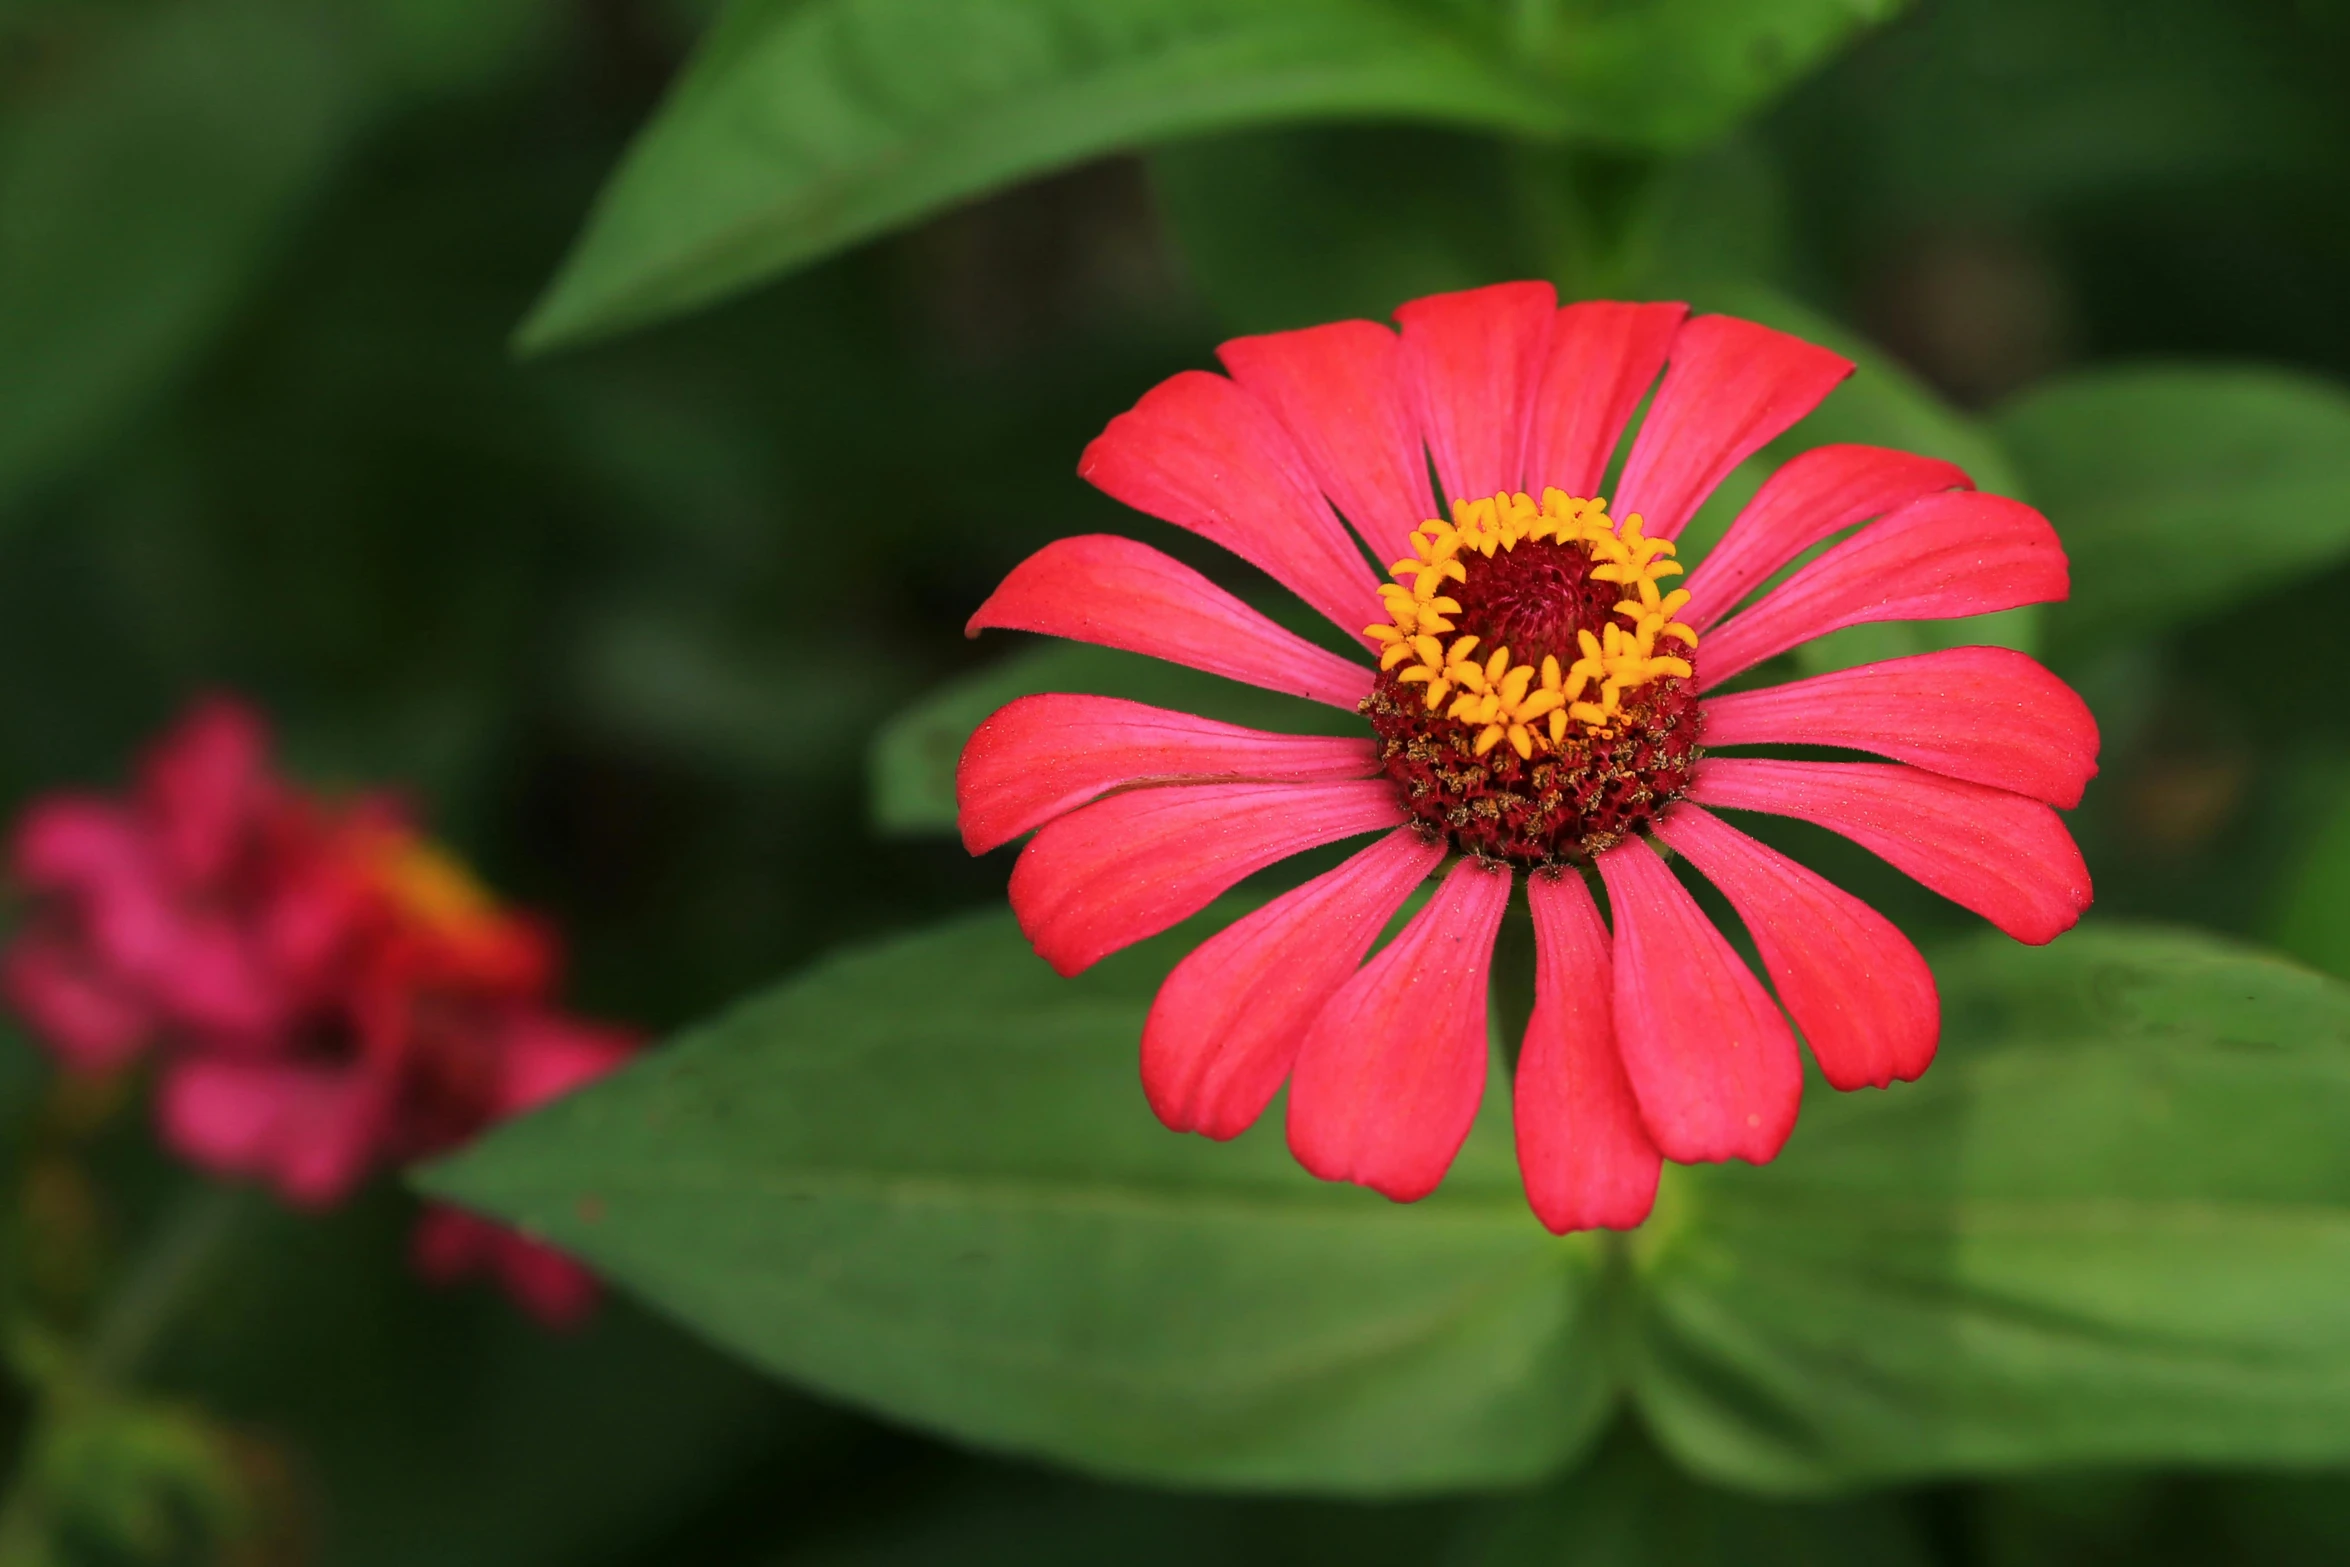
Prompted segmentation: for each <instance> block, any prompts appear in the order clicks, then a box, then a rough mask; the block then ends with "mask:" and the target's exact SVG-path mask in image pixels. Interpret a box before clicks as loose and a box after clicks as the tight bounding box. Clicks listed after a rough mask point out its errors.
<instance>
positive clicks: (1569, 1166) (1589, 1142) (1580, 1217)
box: [1514, 872, 1661, 1235]
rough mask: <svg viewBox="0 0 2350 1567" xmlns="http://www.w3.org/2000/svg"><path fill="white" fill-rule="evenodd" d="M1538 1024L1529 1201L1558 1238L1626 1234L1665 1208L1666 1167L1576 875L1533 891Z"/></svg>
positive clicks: (1529, 1043) (1595, 916)
mask: <svg viewBox="0 0 2350 1567" xmlns="http://www.w3.org/2000/svg"><path fill="white" fill-rule="evenodd" d="M1526 894H1527V899H1528V901H1529V902H1530V903H1531V904H1532V905H1533V908H1534V1015H1533V1017H1532V1018H1531V1019H1529V1020H1528V1022H1527V1024H1526V1048H1525V1049H1524V1050H1523V1051H1521V1052H1520V1053H1519V1056H1518V1089H1517V1102H1516V1105H1515V1106H1514V1112H1515V1116H1516V1122H1517V1133H1518V1167H1519V1169H1520V1170H1521V1171H1522V1172H1523V1173H1524V1175H1525V1178H1526V1200H1527V1201H1528V1202H1529V1203H1531V1204H1533V1207H1534V1213H1535V1216H1536V1217H1537V1218H1539V1219H1541V1220H1542V1222H1543V1224H1544V1225H1546V1226H1547V1227H1548V1228H1549V1229H1550V1230H1551V1232H1552V1233H1554V1234H1558V1235H1564V1234H1566V1233H1567V1232H1568V1231H1569V1230H1590V1229H1603V1228H1604V1229H1610V1230H1628V1229H1631V1228H1633V1227H1634V1226H1636V1225H1638V1224H1639V1223H1640V1221H1641V1220H1643V1219H1645V1218H1647V1217H1648V1210H1649V1209H1650V1208H1651V1207H1652V1206H1653V1205H1654V1204H1655V1202H1656V1178H1657V1170H1658V1166H1659V1164H1660V1162H1661V1161H1660V1159H1659V1156H1658V1154H1657V1151H1656V1144H1654V1143H1653V1142H1650V1141H1649V1138H1648V1128H1647V1127H1646V1126H1645V1125H1643V1124H1642V1123H1641V1120H1640V1102H1639V1101H1638V1100H1637V1099H1635V1098H1633V1096H1632V1081H1631V1079H1630V1078H1628V1077H1626V1076H1625V1075H1624V1061H1623V1057H1622V1056H1621V1055H1619V1054H1618V1053H1617V1050H1616V1031H1615V1022H1614V1016H1613V1012H1614V1007H1613V1003H1612V998H1611V997H1610V995H1609V988H1610V985H1611V983H1612V980H1611V976H1610V969H1611V963H1610V958H1609V953H1608V936H1607V927H1606V926H1605V925H1603V924H1601V923H1600V921H1599V909H1598V907H1597V906H1596V905H1595V904H1593V903H1592V901H1591V889H1590V888H1589V887H1587V886H1585V885H1584V884H1583V878H1582V877H1581V876H1579V875H1576V874H1574V873H1573V872H1568V873H1567V874H1565V875H1561V876H1546V875H1536V876H1534V877H1533V878H1532V879H1530V880H1529V881H1528V882H1527V883H1526Z"/></svg>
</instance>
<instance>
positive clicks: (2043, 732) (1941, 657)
mask: <svg viewBox="0 0 2350 1567" xmlns="http://www.w3.org/2000/svg"><path fill="white" fill-rule="evenodd" d="M1705 743H1706V745H1707V747H1708V748H1712V747H1717V746H1726V745H1835V746H1843V747H1846V748H1848V749H1850V750H1854V751H1873V752H1875V753H1876V754H1877V755H1879V756H1890V757H1892V758H1894V759H1895V760H1896V761H1902V762H1910V763H1913V764H1915V765H1916V766H1919V767H1923V768H1925V769H1927V770H1928V771H1929V772H1937V773H1941V774H1942V775H1943V776H1945V777H1948V778H1964V779H1966V780H1967V781H1968V782H1970V783H1979V784H1989V785H1990V786H1991V787H1992V788H1994V789H2008V790H2012V791H2014V792H2015V793H2017V794H2024V795H2030V796H2031V797H2032V798H2033V799H2035V800H2045V801H2047V802H2048V803H2049V804H2050V805H2061V806H2063V807H2065V808H2066V809H2067V810H2070V809H2071V808H2072V807H2073V806H2076V805H2078V804H2080V803H2081V790H2082V789H2083V787H2085V786H2086V785H2087V784H2088V782H2089V780H2090V779H2091V778H2093V777H2095V776H2096V773H2097V720H2096V719H2095V718H2093V717H2091V716H2090V714H2089V704H2088V703H2086V702H2084V701H2082V700H2081V699H2080V697H2079V696H2078V695H2076V694H2075V693H2074V691H2073V688H2072V687H2071V686H2068V685H2066V684H2065V683H2064V682H2063V681H2061V680H2059V679H2057V678H2056V676H2054V675H2052V674H2050V673H2049V672H2048V671H2047V670H2046V669H2044V668H2042V667H2041V666H2040V665H2039V664H2038V663H2037V662H2035V661H2034V660H2032V659H2030V658H2027V657H2026V656H2025V655H2023V654H2021V653H2018V652H2016V651H2015V650H2014V649H2013V648H2004V647H1957V648H1946V649H1944V650H1942V651H1940V652H1935V653H1917V654H1913V655H1912V656H1910V657H1908V658H1895V659H1888V660H1886V661H1885V662H1884V663H1881V664H1863V665H1861V666H1860V667H1859V668H1857V669H1839V670H1835V671H1833V672H1831V673H1829V674H1824V675H1814V676H1812V677H1811V678H1810V679H1808V680H1792V681H1789V682H1788V683H1787V684H1785V685H1780V686H1768V687H1765V688H1763V689H1761V690H1756V691H1739V692H1734V693H1732V694H1731V695H1729V696H1716V697H1708V698H1707V699H1706V702H1705Z"/></svg>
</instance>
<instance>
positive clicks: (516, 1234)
mask: <svg viewBox="0 0 2350 1567" xmlns="http://www.w3.org/2000/svg"><path fill="white" fill-rule="evenodd" d="M490 1265H491V1266H492V1267H493V1268H495V1269H496V1270H497V1274H498V1282H499V1283H501V1284H503V1285H504V1286H505V1287H506V1293H507V1295H508V1296H510V1297H512V1299H513V1301H514V1303H515V1304H516V1305H518V1306H520V1307H521V1308H522V1309H523V1310H524V1311H527V1312H529V1313H530V1314H531V1315H532V1316H533V1317H536V1318H537V1319H538V1320H539V1322H540V1323H541V1324H543V1325H544V1326H546V1327H550V1328H556V1329H564V1330H568V1329H571V1328H576V1327H578V1326H580V1325H581V1324H583V1323H585V1322H586V1321H587V1320H588V1318H589V1317H591V1316H593V1315H594V1314H595V1310H596V1298H597V1296H598V1294H599V1293H600V1291H599V1289H598V1286H597V1284H596V1276H595V1275H594V1274H592V1273H590V1272H588V1270H587V1269H585V1268H583V1267H581V1266H580V1265H579V1263H578V1262H577V1261H575V1260H574V1259H572V1258H571V1257H569V1256H567V1255H566V1254H564V1253H563V1252H559V1251H557V1250H556V1249H555V1248H554V1247H552V1246H549V1245H548V1244H547V1243H546V1242H544V1241H534V1240H532V1239H531V1238H530V1237H529V1236H527V1235H524V1234H522V1233H521V1232H520V1231H518V1230H508V1229H500V1230H499V1231H498V1234H497V1238H496V1244H495V1247H494V1249H493V1250H492V1252H491V1254H490Z"/></svg>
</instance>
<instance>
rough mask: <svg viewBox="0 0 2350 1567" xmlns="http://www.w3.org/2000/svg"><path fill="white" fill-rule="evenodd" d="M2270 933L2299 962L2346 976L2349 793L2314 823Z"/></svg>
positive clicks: (2349, 956)
mask: <svg viewBox="0 0 2350 1567" xmlns="http://www.w3.org/2000/svg"><path fill="white" fill-rule="evenodd" d="M2275 934H2276V939H2277V945H2278V946H2280V947H2282V948H2284V949H2285V950H2286V951H2287V952H2290V953H2291V954H2293V956H2295V957H2297V958H2299V959H2301V961H2302V962H2304V963H2307V964H2309V965H2310V966H2311V967H2313V968H2320V969H2323V970H2325V971H2326V972H2327V973H2328V974H2331V975H2333V976H2334V977H2335V978H2337V979H2350V794H2345V795H2344V796H2343V797H2342V799H2341V800H2340V802H2339V803H2337V804H2336V805H2335V807H2334V809H2333V812H2332V813H2331V814H2330V815H2328V816H2326V817H2324V818H2323V819H2322V820H2321V821H2320V822H2319V823H2318V824H2317V827H2316V832H2315V833H2314V835H2313V836H2312V837H2311V838H2310V840H2309V842H2308V845H2307V847H2306V848H2305V849H2303V851H2302V852H2301V854H2300V856H2299V858H2298V860H2297V862H2296V864H2295V865H2294V867H2293V869H2292V871H2291V872H2290V873H2289V875H2288V877H2287V881H2286V890H2285V898H2284V906H2283V908H2282V909H2281V910H2280V911H2279V913H2278V916H2277V922H2276V931H2275Z"/></svg>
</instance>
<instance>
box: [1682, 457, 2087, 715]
mask: <svg viewBox="0 0 2350 1567" xmlns="http://www.w3.org/2000/svg"><path fill="white" fill-rule="evenodd" d="M2068 591H2069V579H2068V574H2067V571H2066V567H2065V558H2064V546H2063V545H2061V544H2059V543H2057V541H2056V530H2055V529H2054V528H2051V527H2050V526H2048V519H2047V518H2045V517H2043V516H2041V515H2040V514H2039V513H2038V512H2036V511H2034V510H2032V508H2031V507H2029V506H2026V505H2025V504H2024V503H2023V502H2021V501H2011V500H2009V499H2008V498H2007V497H2006V496H2004V495H1978V494H1976V493H1974V492H1973V491H1970V490H1948V491H1944V492H1943V493H1941V494H1939V495H1928V496H1925V497H1923V498H1921V499H1918V500H1914V501H1912V502H1910V503H1909V504H1908V505H1907V506H1904V507H1902V508H1901V510H1899V511H1897V512H1895V513H1894V514H1893V515H1892V516H1890V517H1887V518H1885V519H1883V520H1882V521H1880V522H1873V523H1871V524H1869V525H1868V526H1867V527H1865V528H1863V529H1861V530H1860V531H1859V532H1858V533H1856V534H1854V535H1853V536H1852V537H1851V538H1849V539H1846V540H1845V541H1844V542H1843V543H1841V544H1839V545H1837V546H1836V547H1835V548H1833V549H1831V550H1829V551H1828V552H1827V553H1826V554H1824V555H1822V556H1820V557H1819V558H1818V559H1817V560H1815V561H1813V562H1811V563H1810V564H1809V565H1807V566H1805V567H1804V568H1803V569H1802V570H1801V571H1798V572H1797V573H1796V574H1795V575H1794V576H1792V577H1789V578H1788V579H1787V580H1786V581H1785V582H1782V583H1780V584H1779V585H1778V586H1777V587H1775V588H1773V589H1772V590H1771V591H1770V592H1769V593H1768V594H1766V595H1764V596H1763V598H1762V599H1761V600H1760V601H1758V602H1757V603H1756V604H1755V605H1754V606H1753V607H1752V608H1750V609H1747V610H1744V611H1742V612H1741V613H1739V614H1737V615H1735V616H1733V617H1732V618H1731V620H1730V622H1729V624H1727V625H1725V626H1723V627H1722V628H1721V629H1720V630H1718V631H1716V632H1714V633H1713V634H1711V635H1710V636H1708V637H1707V638H1706V639H1705V643H1704V646H1703V648H1702V649H1701V652H1702V654H1703V657H1702V658H1701V659H1700V661H1699V668H1698V672H1697V681H1698V684H1699V686H1700V687H1706V686H1714V685H1719V684H1720V683H1721V682H1722V681H1724V680H1727V679H1729V678H1730V677H1731V676H1732V675H1734V674H1737V673H1738V672H1740V671H1741V670H1745V669H1751V668H1753V667H1754V666H1755V665H1757V664H1759V663H1761V662H1762V661H1763V660H1764V659H1766V658H1769V657H1771V656H1773V655H1774V654H1778V653H1784V652H1785V651H1787V649H1789V648H1791V647H1794V646H1796V645H1797V644H1798V643H1803V642H1809V641H1810V640H1812V638H1814V637H1823V636H1826V635H1827V634H1828V633H1829V632H1831V631H1839V630H1842V629H1843V628H1844V627H1846V626H1858V625H1862V624H1865V623H1866V622H1869V621H1875V620H1948V619H1952V618H1954V617H1957V616H1960V615H1985V614H1989V613H1990V612H1991V611H1993V610H1999V609H2013V608H2015V607H2016V606H2017V605H2019V604H2044V603H2047V602H2049V601H2050V600H2053V599H2061V598H2063V597H2064V596H2065V594H2066V593H2067V592H2068Z"/></svg>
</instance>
